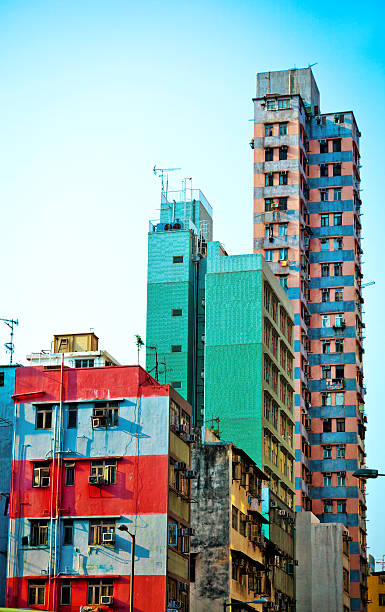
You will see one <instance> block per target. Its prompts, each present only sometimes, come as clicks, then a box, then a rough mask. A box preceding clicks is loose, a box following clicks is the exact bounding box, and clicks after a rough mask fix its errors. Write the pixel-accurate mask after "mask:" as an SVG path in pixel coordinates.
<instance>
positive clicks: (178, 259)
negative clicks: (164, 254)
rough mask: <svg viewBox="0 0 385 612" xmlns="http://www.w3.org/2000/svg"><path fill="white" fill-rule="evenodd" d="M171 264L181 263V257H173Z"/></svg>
mask: <svg viewBox="0 0 385 612" xmlns="http://www.w3.org/2000/svg"><path fill="white" fill-rule="evenodd" d="M172 263H173V264H177V263H183V255H174V256H173V258H172Z"/></svg>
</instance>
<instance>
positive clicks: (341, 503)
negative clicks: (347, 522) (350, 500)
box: [337, 499, 346, 514]
mask: <svg viewBox="0 0 385 612" xmlns="http://www.w3.org/2000/svg"><path fill="white" fill-rule="evenodd" d="M337 512H341V513H343V514H346V500H345V499H337Z"/></svg>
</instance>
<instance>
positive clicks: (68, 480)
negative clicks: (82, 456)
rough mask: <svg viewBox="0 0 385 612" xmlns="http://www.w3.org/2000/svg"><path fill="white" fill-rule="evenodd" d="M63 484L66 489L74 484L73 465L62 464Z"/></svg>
mask: <svg viewBox="0 0 385 612" xmlns="http://www.w3.org/2000/svg"><path fill="white" fill-rule="evenodd" d="M64 483H65V485H66V486H67V487H72V486H73V485H74V484H75V463H68V462H66V463H65V464H64Z"/></svg>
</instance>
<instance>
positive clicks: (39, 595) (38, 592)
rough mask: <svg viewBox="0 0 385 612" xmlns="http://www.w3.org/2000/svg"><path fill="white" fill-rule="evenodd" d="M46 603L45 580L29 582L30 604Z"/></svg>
mask: <svg viewBox="0 0 385 612" xmlns="http://www.w3.org/2000/svg"><path fill="white" fill-rule="evenodd" d="M44 604H45V580H34V581H30V582H28V605H30V606H44Z"/></svg>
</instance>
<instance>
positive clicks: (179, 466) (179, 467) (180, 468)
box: [174, 461, 186, 472]
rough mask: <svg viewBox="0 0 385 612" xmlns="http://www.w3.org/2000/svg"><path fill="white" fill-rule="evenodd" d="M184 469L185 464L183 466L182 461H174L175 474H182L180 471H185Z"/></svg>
mask: <svg viewBox="0 0 385 612" xmlns="http://www.w3.org/2000/svg"><path fill="white" fill-rule="evenodd" d="M185 469H186V464H185V462H184V461H176V462H175V463H174V470H175V471H176V472H182V471H183V470H185Z"/></svg>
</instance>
